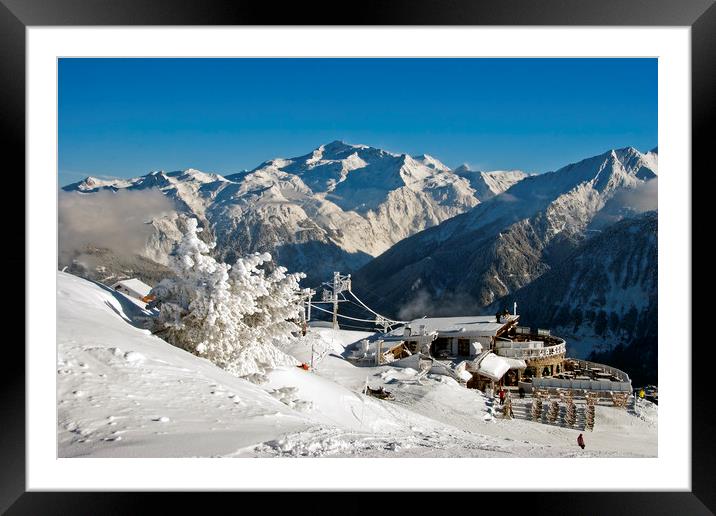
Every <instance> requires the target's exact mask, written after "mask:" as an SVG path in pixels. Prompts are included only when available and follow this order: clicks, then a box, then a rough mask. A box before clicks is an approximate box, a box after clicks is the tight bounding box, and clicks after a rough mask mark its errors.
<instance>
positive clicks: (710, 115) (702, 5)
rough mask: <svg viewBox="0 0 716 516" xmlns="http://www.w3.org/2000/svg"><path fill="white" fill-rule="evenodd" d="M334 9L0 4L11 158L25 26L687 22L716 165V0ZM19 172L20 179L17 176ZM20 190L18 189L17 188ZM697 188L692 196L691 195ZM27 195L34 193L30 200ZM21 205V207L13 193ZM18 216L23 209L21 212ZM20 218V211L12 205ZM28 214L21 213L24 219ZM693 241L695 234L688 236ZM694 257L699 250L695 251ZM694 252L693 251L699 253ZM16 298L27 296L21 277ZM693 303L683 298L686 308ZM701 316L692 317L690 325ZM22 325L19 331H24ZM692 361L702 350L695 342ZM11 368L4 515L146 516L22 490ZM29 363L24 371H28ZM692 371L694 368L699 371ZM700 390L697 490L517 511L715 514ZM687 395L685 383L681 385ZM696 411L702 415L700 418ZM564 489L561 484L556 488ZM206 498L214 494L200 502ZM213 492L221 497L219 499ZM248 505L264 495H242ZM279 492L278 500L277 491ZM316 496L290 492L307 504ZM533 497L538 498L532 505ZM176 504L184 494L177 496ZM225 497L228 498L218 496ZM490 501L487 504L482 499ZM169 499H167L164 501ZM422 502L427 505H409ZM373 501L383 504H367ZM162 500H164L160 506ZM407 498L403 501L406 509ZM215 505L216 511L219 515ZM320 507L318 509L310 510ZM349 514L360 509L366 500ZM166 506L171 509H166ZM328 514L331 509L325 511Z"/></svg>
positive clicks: (578, 497) (699, 121) (571, 500)
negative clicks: (713, 130)
mask: <svg viewBox="0 0 716 516" xmlns="http://www.w3.org/2000/svg"><path fill="white" fill-rule="evenodd" d="M337 7H338V6H337V5H336V4H335V3H333V4H329V3H327V2H326V3H312V4H306V3H293V4H291V3H287V4H285V5H281V6H280V7H278V6H277V5H274V4H272V3H268V2H258V1H251V2H249V1H244V0H235V1H232V2H221V1H211V0H183V1H182V2H176V1H172V0H121V1H119V0H54V1H49V0H0V92H1V94H2V101H0V124H1V125H2V128H3V138H2V140H0V141H1V142H2V143H0V145H2V148H3V154H2V155H3V159H4V162H5V163H7V162H8V158H10V162H11V163H13V164H14V170H15V171H19V170H24V169H25V51H26V48H25V29H26V28H27V27H29V26H69V25H75V26H87V25H157V26H166V25H303V24H310V25H339V26H340V25H347V24H350V25H518V26H519V25H553V26H600V25H607V26H609V25H614V26H617V25H620V26H632V25H633V26H689V27H691V45H692V46H691V51H692V56H691V59H692V61H691V63H692V64H691V72H692V164H693V166H692V180H693V177H694V176H695V174H694V173H693V171H696V170H698V171H699V173H702V174H704V173H708V172H709V168H707V167H709V166H710V167H711V168H713V165H712V163H710V160H712V158H711V157H710V156H709V155H710V154H711V155H712V154H713V152H712V151H711V147H712V146H713V144H712V143H711V141H710V139H709V136H708V134H709V132H708V128H709V127H713V125H714V124H713V122H714V119H715V117H714V113H715V107H716V106H715V104H716V100H715V99H716V6H714V0H680V1H676V0H600V1H597V0H540V1H534V0H502V1H499V2H484V3H477V2H475V1H470V0H446V1H442V2H438V1H430V0H413V1H406V0H402V1H392V2H375V1H362V2H360V4H359V8H358V4H350V5H349V6H347V7H348V9H346V12H344V13H341V11H340V10H338V9H337ZM16 173H17V172H16ZM18 184H20V182H19V181H18ZM692 191H694V190H692ZM25 194H26V195H29V194H31V192H25ZM17 197H18V199H16V201H19V202H20V203H22V202H23V200H22V199H20V198H19V196H17ZM18 208H19V209H18ZM14 209H15V210H16V212H17V213H21V212H22V213H24V210H22V207H16V208H14ZM21 210H22V211H21ZM9 231H10V232H11V233H10V235H9V237H10V238H11V240H12V241H13V242H14V243H15V245H16V247H17V252H16V253H12V255H11V257H8V255H7V254H5V253H3V255H2V257H1V258H0V259H1V260H2V266H3V270H13V271H19V270H20V269H23V270H24V271H25V275H27V274H29V273H31V271H28V270H27V269H26V268H25V255H24V245H21V244H23V243H24V238H25V232H24V227H21V226H20V224H15V227H13V228H11V229H10V230H9ZM694 234H695V233H694V232H692V235H694ZM692 252H693V251H692ZM692 256H693V255H692ZM13 276H14V278H9V279H14V281H16V282H17V283H18V285H14V286H13V287H15V288H13V290H14V291H16V292H20V291H24V284H23V285H20V284H19V283H20V281H21V279H20V277H19V274H14V275H13ZM687 301H689V300H684V302H687ZM693 320H695V318H692V321H693ZM17 326H18V327H19V324H18V325H17ZM684 338H685V340H686V342H682V343H679V345H680V346H687V345H688V346H690V347H691V354H692V365H693V366H696V365H697V362H696V361H697V360H698V357H699V351H700V350H701V349H704V348H706V346H708V345H709V343H708V342H703V341H702V344H701V346H699V345H698V344H697V343H696V342H693V341H692V339H691V335H685V336H684ZM5 351H6V353H7V355H6V358H5V360H6V361H10V363H12V364H16V366H15V368H14V369H10V368H6V370H5V372H4V373H3V375H2V376H1V377H0V378H1V379H0V382H1V383H2V391H1V392H2V393H3V396H2V397H1V398H0V399H2V403H0V424H1V428H2V430H0V464H2V471H1V472H0V511H3V512H4V511H7V514H105V513H113V514H122V513H135V512H146V509H147V505H146V504H147V503H148V502H150V501H155V500H156V499H157V495H152V494H148V493H144V494H138V493H133V494H122V493H70V492H63V493H59V492H54V493H53V492H45V493H42V492H25V430H26V429H25V374H24V364H25V353H24V350H23V349H22V348H20V347H19V346H16V345H15V346H5ZM21 365H22V366H21ZM693 369H694V371H696V367H693ZM691 380H692V381H691V392H692V403H693V405H692V410H691V413H692V422H691V423H692V443H691V445H692V446H691V449H692V456H691V463H692V478H691V480H692V490H691V491H690V492H658V491H646V492H609V493H607V492H584V493H578V492H571V493H555V492H550V493H539V494H538V495H536V494H535V493H510V494H509V503H510V505H513V506H514V507H517V508H519V507H521V508H524V509H526V508H529V512H530V513H541V512H549V513H559V514H604V513H605V512H606V513H608V514H712V513H713V512H714V511H715V510H716V487H715V486H716V475H714V458H715V456H714V445H713V442H712V441H713V440H712V435H711V432H712V431H713V428H714V425H713V423H714V411H713V409H710V408H709V407H711V406H712V405H711V403H710V401H709V399H708V398H709V379H708V375H705V374H704V375H701V374H696V375H692V379H691ZM684 385H685V389H688V384H687V383H686V382H685V383H684ZM697 409H698V410H697ZM555 488H556V489H558V486H555ZM204 496H205V497H206V496H208V495H204ZM211 496H216V495H211ZM236 496H241V497H242V498H243V500H244V501H243V502H242V503H245V504H251V503H252V502H254V501H258V498H260V497H261V496H266V494H265V493H264V494H248V493H240V494H236ZM272 496H274V495H272ZM309 496H311V494H310V493H295V494H292V495H291V504H292V505H293V504H299V505H300V504H301V503H302V501H304V500H307V499H308V497H309ZM479 496H480V497H481V499H483V500H484V499H485V498H487V499H489V498H494V501H495V502H496V503H497V504H503V503H505V497H504V494H500V493H493V494H490V493H481V494H480V495H479ZM535 496H538V497H539V499H538V500H535V498H534V497H535ZM170 497H171V498H172V499H173V501H174V504H177V503H178V504H182V505H184V504H185V503H186V498H185V496H177V495H176V494H173V495H170ZM222 497H223V495H222ZM483 497H485V498H483ZM165 498H166V497H165ZM411 498H412V501H413V503H414V502H415V501H416V500H417V501H418V503H420V504H421V505H422V504H423V503H424V502H423V498H421V497H418V498H414V497H411ZM371 500H372V501H373V502H374V501H375V498H373V497H371ZM164 502H165V500H162V503H164ZM408 502H409V500H406V499H405V498H401V502H400V504H401V510H402V511H404V510H405V509H406V507H405V505H404V504H405V503H408ZM216 503H217V501H216V499H215V498H212V506H214V507H217V508H218V507H219V506H218V505H214V504H216ZM312 505H313V506H314V507H315V504H312ZM348 505H352V507H349V508H348V509H346V511H348V512H355V511H356V509H357V507H358V504H355V505H354V504H353V503H351V504H348ZM165 509H166V510H167V512H168V510H169V508H168V507H165ZM324 512H325V511H324Z"/></svg>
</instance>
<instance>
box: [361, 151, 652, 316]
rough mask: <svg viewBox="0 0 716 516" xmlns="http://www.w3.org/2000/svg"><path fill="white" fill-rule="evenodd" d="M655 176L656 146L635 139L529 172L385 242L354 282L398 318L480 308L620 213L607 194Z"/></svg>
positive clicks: (630, 194) (617, 194) (627, 195)
mask: <svg viewBox="0 0 716 516" xmlns="http://www.w3.org/2000/svg"><path fill="white" fill-rule="evenodd" d="M656 178H657V156H656V154H655V153H653V152H649V153H645V154H642V153H640V152H639V151H637V150H636V149H633V148H625V149H620V150H613V151H609V152H606V153H604V154H601V155H599V156H594V157H592V158H589V159H586V160H583V161H580V162H578V163H574V164H571V165H568V166H566V167H564V168H561V169H559V170H557V171H555V172H550V173H545V174H541V175H536V176H528V177H526V178H524V179H522V180H521V181H519V182H518V183H516V184H515V185H513V186H512V187H510V188H509V189H507V190H506V191H505V192H504V193H502V194H500V195H497V196H494V197H492V198H491V199H488V200H487V201H485V202H483V203H481V204H479V205H477V206H476V207H474V208H472V209H471V210H469V211H467V212H466V213H463V214H461V215H458V216H456V217H453V218H451V219H449V220H447V221H446V222H443V223H441V224H439V225H437V226H434V227H432V228H429V229H427V230H425V231H422V232H420V233H418V234H416V235H414V236H412V237H410V238H406V239H404V240H402V241H401V242H399V243H398V244H396V245H395V246H393V247H391V248H390V249H389V250H388V251H387V252H385V253H383V254H382V255H380V256H379V257H378V258H376V259H375V260H373V261H371V262H370V263H368V264H367V265H366V266H364V267H363V268H361V270H359V271H358V272H357V273H356V274H355V275H354V282H353V283H354V288H355V289H356V291H358V292H361V293H363V294H364V296H365V298H366V300H367V301H369V302H372V303H373V304H374V305H375V306H376V307H378V308H379V309H381V310H383V311H384V312H387V313H388V314H392V315H393V316H396V317H399V318H403V319H404V318H410V317H416V316H417V317H419V316H422V315H426V314H430V315H442V314H446V313H450V314H454V315H458V314H460V313H462V314H471V313H472V314H474V313H476V312H480V311H481V310H484V309H486V307H488V306H489V305H490V304H491V303H493V302H494V301H495V300H497V299H499V298H502V297H503V296H506V295H508V294H510V293H512V292H514V291H516V290H518V289H520V288H522V287H525V286H526V285H528V284H530V283H531V282H532V281H534V280H535V279H537V278H539V277H540V276H542V275H543V274H545V273H547V272H548V271H549V270H550V269H551V268H552V267H553V266H554V265H555V264H558V263H560V262H561V261H562V260H563V259H564V258H565V257H566V256H568V255H569V254H570V253H572V252H573V251H574V250H575V249H576V248H577V247H578V246H579V245H581V244H582V243H583V241H584V240H585V239H587V238H588V237H589V236H590V235H592V234H594V232H595V231H596V229H594V227H596V225H597V223H600V221H601V223H602V224H604V223H605V221H606V220H608V221H609V222H610V223H612V222H614V221H615V220H618V219H619V218H620V217H621V216H624V213H626V212H627V211H628V210H621V212H620V210H618V209H617V206H615V205H614V201H618V200H619V199H622V200H623V202H624V203H626V202H630V199H632V198H633V199H639V203H637V202H634V204H639V205H640V206H641V205H643V204H644V199H641V198H640V197H643V196H648V195H650V194H651V193H653V192H652V189H650V188H649V186H650V185H651V184H655V183H651V182H652V181H655V180H656ZM653 200H654V202H655V196H654V199H653ZM605 208H607V209H608V210H607V211H608V215H609V217H606V216H605V217H600V216H599V215H600V213H601V212H602V210H604V209H605Z"/></svg>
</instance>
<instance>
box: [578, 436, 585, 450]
mask: <svg viewBox="0 0 716 516" xmlns="http://www.w3.org/2000/svg"><path fill="white" fill-rule="evenodd" d="M577 444H578V445H579V447H580V448H582V449H584V437H583V436H582V434H579V437H577Z"/></svg>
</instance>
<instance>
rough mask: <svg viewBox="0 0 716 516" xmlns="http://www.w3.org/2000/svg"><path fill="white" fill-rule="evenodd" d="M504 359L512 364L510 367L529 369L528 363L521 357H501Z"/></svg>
mask: <svg viewBox="0 0 716 516" xmlns="http://www.w3.org/2000/svg"><path fill="white" fill-rule="evenodd" d="M500 358H502V359H504V360H507V363H508V364H510V369H527V363H526V362H525V361H524V360H520V359H519V358H510V357H500Z"/></svg>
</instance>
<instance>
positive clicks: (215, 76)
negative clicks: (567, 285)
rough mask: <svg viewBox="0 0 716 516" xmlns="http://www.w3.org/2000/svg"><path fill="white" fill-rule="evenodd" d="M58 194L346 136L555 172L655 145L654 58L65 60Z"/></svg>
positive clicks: (447, 158)
mask: <svg viewBox="0 0 716 516" xmlns="http://www.w3.org/2000/svg"><path fill="white" fill-rule="evenodd" d="M58 104H59V105H58V108H59V122H58V125H59V127H58V130H59V174H60V185H65V184H67V183H71V182H74V181H77V180H79V179H81V178H83V177H85V176H87V175H94V176H113V177H133V176H138V175H143V174H146V173H147V172H149V171H151V170H158V169H163V170H178V169H185V168H197V169H200V170H204V171H210V172H218V173H221V174H229V173H233V172H237V171H240V170H243V169H251V168H254V167H255V166H257V165H258V164H259V163H261V162H262V161H265V160H267V159H271V158H275V157H293V156H298V155H302V154H306V153H308V152H310V151H311V150H312V149H313V148H315V147H317V146H319V145H320V144H322V143H328V142H330V141H333V140H344V141H347V142H350V143H364V144H367V145H372V146H375V147H380V148H384V149H386V150H390V151H394V152H407V153H409V154H422V153H427V154H431V155H433V156H435V157H437V158H438V159H440V160H441V161H443V162H444V163H445V164H447V165H449V166H452V167H455V166H458V165H460V164H462V163H467V164H469V165H470V166H471V167H473V168H474V169H480V170H488V169H489V170H494V169H506V168H519V169H523V170H526V171H529V172H545V171H548V170H554V169H556V168H559V167H561V166H563V165H565V164H567V163H569V162H572V161H576V160H579V159H582V158H585V157H588V156H591V155H595V154H598V153H600V152H603V151H605V150H608V149H611V148H619V147H626V146H629V145H631V146H634V147H636V148H638V149H640V150H649V149H651V148H653V147H655V146H656V145H657V60H656V59H61V60H60V62H59V91H58Z"/></svg>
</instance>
